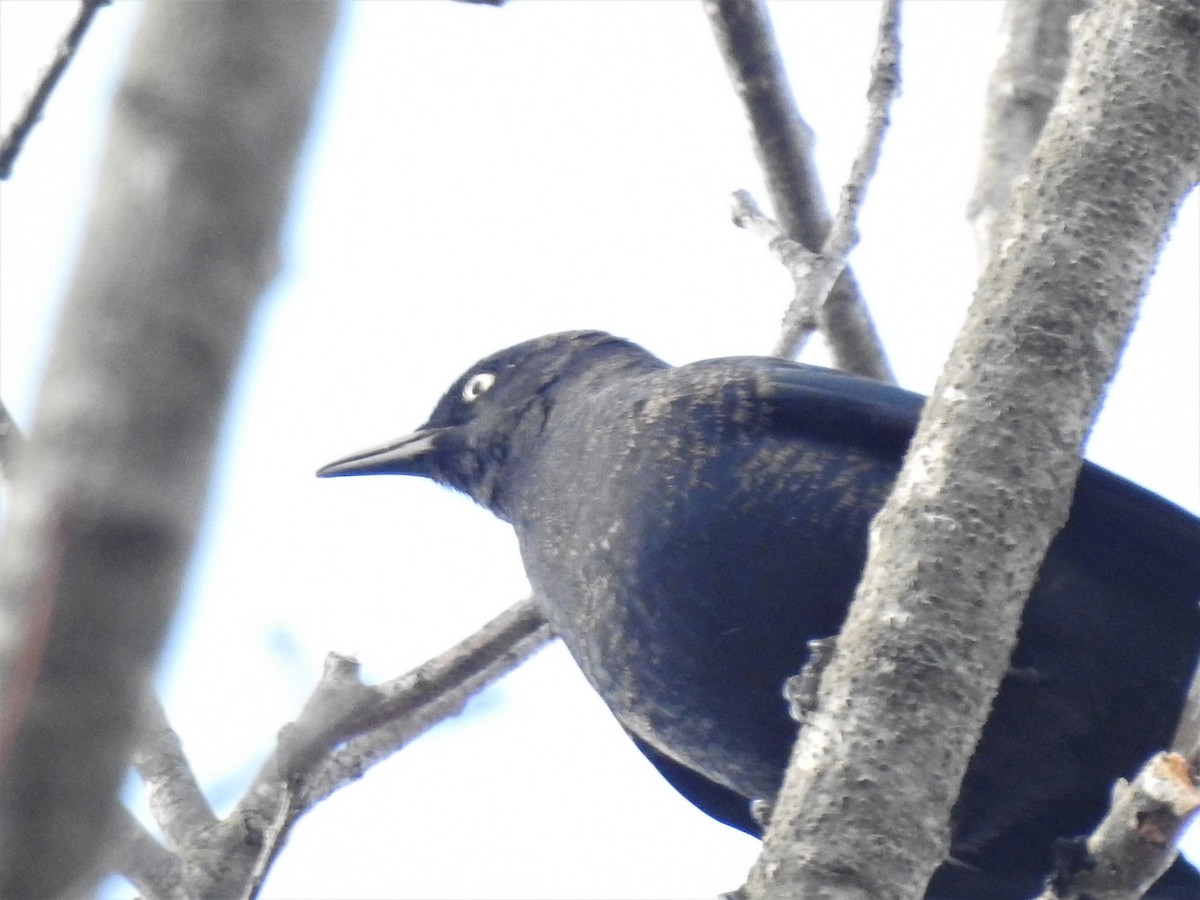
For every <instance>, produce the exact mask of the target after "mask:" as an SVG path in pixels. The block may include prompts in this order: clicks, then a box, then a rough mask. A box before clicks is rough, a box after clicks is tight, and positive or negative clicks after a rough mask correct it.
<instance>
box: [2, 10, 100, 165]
mask: <svg viewBox="0 0 1200 900" xmlns="http://www.w3.org/2000/svg"><path fill="white" fill-rule="evenodd" d="M111 2H112V0H81V2H80V4H79V13H78V14H77V15H76V17H75V21H74V22H72V23H71V29H70V30H69V31H68V32H67V34H66V37H64V38H63V39H62V41H61V42H60V43H59V45H58V50H57V51H56V52H55V54H54V60H53V61H52V62H51V63H50V67H49V68H48V69H47V70H46V72H45V74H44V75H42V79H41V81H39V82H38V86H37V88H36V89H35V90H34V92H33V95H32V96H31V97H30V98H29V101H28V102H27V103H26V104H25V109H23V110H22V111H21V115H19V116H18V117H17V120H16V121H15V122H13V124H12V127H11V128H10V129H9V130H8V134H6V135H5V136H4V140H3V141H0V181H4V180H6V179H7V178H8V176H9V175H11V174H12V169H13V164H14V163H15V162H16V161H17V157H18V156H19V155H20V153H21V148H22V147H23V146H24V145H25V139H26V138H27V137H29V135H30V133H31V132H32V131H33V126H35V125H36V124H37V123H38V121H39V120H40V119H41V118H42V112H43V110H45V108H46V103H47V102H48V101H49V99H50V95H51V94H52V93H53V92H54V88H55V87H57V85H58V82H59V80H60V79H61V78H62V76H63V73H64V72H66V71H67V66H69V65H70V64H71V60H72V59H74V57H75V51H76V50H78V49H79V45H80V44H81V43H83V36H84V35H85V34H87V30H88V27H89V26H90V25H91V24H92V18H93V17H94V16H95V15H96V11H97V10H98V9H100V7H102V6H108V4H109V3H111Z"/></svg>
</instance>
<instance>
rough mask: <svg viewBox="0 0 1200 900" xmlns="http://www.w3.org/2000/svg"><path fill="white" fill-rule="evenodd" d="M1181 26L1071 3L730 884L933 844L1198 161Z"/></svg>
mask: <svg viewBox="0 0 1200 900" xmlns="http://www.w3.org/2000/svg"><path fill="white" fill-rule="evenodd" d="M1198 34H1200V2H1197V0H1159V2H1151V0H1108V2H1103V3H1100V4H1098V5H1097V6H1096V8H1094V9H1093V10H1091V11H1090V12H1089V13H1087V14H1085V16H1084V18H1083V20H1082V22H1081V27H1080V29H1079V33H1078V37H1077V41H1078V46H1077V50H1076V55H1075V57H1074V58H1073V60H1072V63H1071V66H1070V71H1069V74H1068V78H1067V81H1066V83H1065V85H1064V89H1063V92H1062V95H1061V98H1060V102H1059V105H1058V106H1057V107H1056V108H1055V110H1054V112H1053V113H1052V115H1051V118H1050V120H1049V121H1048V123H1047V125H1046V128H1045V131H1044V133H1043V135H1042V138H1041V140H1040V141H1039V143H1038V145H1037V147H1036V148H1035V150H1034V153H1033V157H1032V159H1031V161H1030V165H1029V168H1028V172H1029V174H1030V178H1029V180H1027V181H1024V182H1023V183H1022V184H1021V185H1020V186H1019V187H1018V189H1017V191H1016V195H1015V198H1014V204H1013V208H1012V210H1011V212H1010V213H1009V215H1008V217H1007V218H1006V220H1005V222H1004V223H1002V225H1001V232H1002V234H1001V239H1002V243H1001V245H1000V250H999V252H998V253H996V254H995V255H994V257H993V258H992V259H991V260H990V261H989V264H988V267H987V269H986V271H985V273H984V275H983V278H982V281H981V284H980V287H979V290H978V292H977V294H976V298H975V302H974V303H973V305H972V307H971V310H970V312H969V314H968V318H967V322H966V324H965V325H964V328H963V331H962V333H961V334H960V336H959V338H958V341H957V344H956V346H955V349H954V352H953V355H952V357H951V359H950V362H949V363H948V365H947V368H946V371H945V372H944V373H943V375H942V378H941V380H940V382H939V385H938V388H937V390H936V392H935V394H934V396H933V398H932V399H931V401H930V402H929V404H928V405H927V406H926V409H925V412H924V414H923V416H922V420H921V425H920V427H919V430H918V433H917V436H916V438H915V440H914V444H913V447H912V449H911V450H910V452H909V455H908V458H907V461H906V463H905V467H904V470H903V471H902V473H901V475H900V478H899V480H898V482H897V486H896V489H895V491H894V493H893V495H892V497H891V498H890V499H889V501H888V503H887V505H886V506H885V508H884V510H883V511H882V512H881V514H880V516H879V517H878V518H877V519H876V521H875V523H874V525H873V527H872V534H871V553H870V558H869V560H868V565H867V572H866V575H865V577H864V580H863V583H862V584H861V585H860V587H859V590H858V594H857V598H856V601H855V604H854V607H853V608H852V610H851V612H850V616H849V619H848V621H847V623H846V626H845V628H844V629H843V632H842V635H841V638H840V639H839V643H838V649H837V653H836V656H835V658H834V659H833V661H832V662H831V663H830V667H829V669H828V670H827V672H826V673H825V675H824V677H823V679H822V685H821V696H820V706H819V709H818V710H817V712H816V713H814V714H813V715H812V716H811V717H810V719H809V721H808V723H807V724H806V726H805V727H804V729H803V730H802V731H801V735H800V739H799V741H798V743H797V747H796V751H795V754H794V756H793V759H792V763H791V766H790V769H789V772H788V776H787V779H786V781H785V784H784V787H783V790H782V792H781V794H780V798H779V803H778V806H777V808H776V810H775V813H774V816H773V817H772V820H771V827H770V829H769V830H768V833H767V835H766V840H765V843H764V848H763V853H762V856H761V857H760V859H759V861H758V862H757V863H756V865H755V867H754V869H753V870H752V872H751V877H750V880H749V882H748V884H747V891H748V893H749V895H750V896H752V897H762V896H775V897H779V896H797V897H800V896H802V897H806V898H819V897H838V898H852V897H864V898H866V897H870V898H901V897H919V896H920V895H921V893H922V891H923V889H924V885H925V883H926V881H927V880H928V878H929V876H930V874H931V873H932V872H933V870H934V868H935V867H936V866H937V865H938V863H939V862H940V861H941V860H942V859H943V857H944V854H945V852H946V849H947V841H948V838H947V833H948V829H947V818H948V814H949V811H950V808H951V806H952V804H953V802H954V800H955V797H956V794H957V790H958V785H959V782H960V780H961V777H962V775H963V772H964V771H965V769H966V764H967V761H968V760H969V758H970V755H971V753H972V751H973V749H974V746H975V742H976V741H977V739H978V736H979V733H980V730H981V727H982V725H983V722H984V720H985V718H986V716H987V713H988V708H989V704H990V702H991V699H992V697H993V696H994V694H995V692H996V689H997V686H998V684H999V682H1000V679H1001V677H1002V675H1003V674H1004V672H1005V669H1006V666H1007V664H1008V660H1009V656H1010V654H1011V651H1012V647H1013V644H1014V641H1015V635H1016V630H1017V624H1018V622H1019V619H1020V614H1021V608H1022V604H1023V601H1024V598H1025V596H1026V595H1027V593H1028V591H1029V588H1030V586H1031V584H1032V582H1033V579H1034V577H1035V575H1036V573H1037V570H1038V567H1039V565H1040V561H1041V559H1042V556H1043V555H1044V553H1045V550H1046V547H1047V545H1048V544H1049V541H1050V540H1051V538H1052V537H1053V535H1054V534H1055V533H1056V531H1057V530H1058V529H1059V528H1060V527H1061V525H1062V523H1063V521H1064V518H1065V515H1066V510H1067V507H1068V502H1069V499H1070V494H1071V489H1072V486H1073V484H1074V480H1075V477H1076V473H1077V471H1078V467H1079V460H1080V450H1081V446H1082V443H1083V439H1084V437H1085V435H1086V433H1087V430H1088V428H1089V426H1090V424H1091V422H1092V419H1093V417H1094V415H1095V411H1096V409H1097V408H1098V403H1099V398H1100V396H1101V392H1102V391H1103V389H1104V386H1105V384H1106V383H1107V381H1108V379H1109V378H1110V377H1111V374H1112V372H1113V369H1114V367H1115V364H1116V360H1117V357H1118V354H1119V352H1120V349H1121V347H1122V345H1123V343H1124V341H1125V338H1126V335H1127V333H1128V331H1129V327H1130V325H1131V323H1132V321H1133V317H1134V313H1135V309H1136V302H1137V298H1139V297H1140V296H1141V294H1142V292H1143V290H1144V288H1145V284H1146V281H1147V279H1148V277H1149V275H1150V272H1151V270H1152V269H1153V266H1154V261H1155V259H1156V257H1157V254H1158V250H1159V246H1160V244H1161V242H1162V240H1163V237H1164V235H1165V233H1166V230H1167V227H1168V226H1169V224H1170V222H1171V219H1172V217H1173V216H1174V213H1175V210H1176V208H1177V206H1178V204H1179V203H1180V201H1181V200H1182V198H1183V197H1184V195H1185V194H1186V193H1187V192H1188V190H1189V189H1190V188H1191V186H1192V185H1193V183H1194V182H1195V180H1196V173H1197V160H1198V155H1200V41H1198V40H1197V35H1198ZM930 773H936V774H937V776H938V777H937V779H936V780H935V781H934V783H932V784H931V783H930Z"/></svg>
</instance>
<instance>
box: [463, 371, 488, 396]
mask: <svg viewBox="0 0 1200 900" xmlns="http://www.w3.org/2000/svg"><path fill="white" fill-rule="evenodd" d="M495 383H496V376H495V375H493V374H492V373H491V372H479V373H477V374H475V375H472V376H471V377H470V378H468V379H467V383H466V384H464V385H463V389H462V398H463V399H464V400H466V401H467V402H468V403H474V402H475V401H476V400H478V399H479V398H480V397H481V396H483V395H484V394H486V393H487V392H488V389H489V388H490V387H491V386H492V385H493V384H495Z"/></svg>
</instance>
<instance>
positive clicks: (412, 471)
mask: <svg viewBox="0 0 1200 900" xmlns="http://www.w3.org/2000/svg"><path fill="white" fill-rule="evenodd" d="M624 356H632V357H634V358H636V359H639V360H641V359H648V360H653V361H654V362H655V363H656V364H658V365H661V363H658V361H657V360H654V358H653V357H652V356H650V354H648V353H646V352H645V351H644V350H642V349H641V348H640V347H637V346H636V345H635V344H631V343H630V342H628V341H625V340H622V339H620V338H616V337H613V336H612V335H610V334H606V333H605V332H602V331H565V332H560V333H558V334H550V335H546V336H545V337H540V338H535V339H534V340H531V341H525V342H524V343H521V344H517V345H516V346H514V347H509V348H508V349H506V350H501V351H500V352H499V353H494V354H492V355H491V356H489V357H487V358H486V359H482V360H480V361H479V362H477V363H475V365H473V366H471V367H470V368H469V369H467V371H466V372H464V373H463V374H462V375H460V376H459V377H458V379H457V380H456V381H455V382H454V384H452V385H451V386H450V389H449V390H448V391H446V393H445V395H444V396H443V397H442V399H441V400H440V401H439V402H438V404H437V406H436V407H435V408H434V410H433V414H432V415H431V416H430V417H429V421H427V422H426V423H425V424H424V425H422V426H421V427H420V428H418V429H417V430H416V431H414V432H412V433H411V434H407V435H405V436H404V437H401V438H397V439H396V440H393V441H389V442H388V443H386V444H382V445H380V446H378V447H371V448H369V449H367V450H362V451H359V452H358V453H354V454H351V455H350V456H347V457H345V458H343V459H339V460H337V461H336V462H332V463H330V464H329V465H327V466H324V467H323V468H321V469H320V470H318V472H317V475H318V477H321V478H332V477H337V476H340V475H420V476H423V477H425V478H431V479H433V480H434V481H436V482H438V483H440V484H444V485H446V486H448V487H452V488H454V489H455V490H458V491H462V492H463V493H464V494H467V495H468V496H470V497H472V498H474V499H475V500H476V502H478V503H480V504H481V505H483V506H485V507H487V508H488V509H490V510H492V512H494V513H496V514H497V515H498V516H500V517H501V518H503V519H509V518H510V515H509V514H508V511H507V510H506V508H505V503H504V500H505V491H506V488H507V487H508V485H509V483H510V481H511V478H512V477H513V474H514V472H515V471H517V470H519V469H520V466H521V463H522V462H528V461H529V456H530V454H533V453H536V452H537V442H538V437H539V435H540V434H541V432H542V429H543V428H544V426H545V423H546V421H547V419H548V418H549V415H550V411H551V409H552V408H553V406H554V401H555V398H556V394H557V391H558V388H559V387H560V386H561V385H562V384H563V383H564V382H566V381H570V380H572V377H573V376H575V375H577V374H579V373H581V372H583V371H586V370H587V369H589V368H591V367H592V366H593V365H594V364H595V363H597V362H599V361H601V360H604V359H610V360H611V359H613V358H621V357H624Z"/></svg>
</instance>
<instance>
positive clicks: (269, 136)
mask: <svg viewBox="0 0 1200 900" xmlns="http://www.w3.org/2000/svg"><path fill="white" fill-rule="evenodd" d="M335 10H336V6H335V5H334V4H333V3H330V2H306V3H287V4H281V3H232V2H220V3H218V2H208V3H188V2H183V3H172V2H159V3H153V4H150V5H149V6H148V7H147V9H146V12H145V17H144V19H143V21H142V23H141V27H140V29H139V31H138V34H137V37H136V39H135V42H134V45H133V47H132V51H131V54H130V57H129V60H128V65H127V69H126V72H125V75H124V78H123V81H122V83H121V86H120V90H119V93H118V95H117V97H116V101H115V106H114V110H113V121H112V128H111V132H110V134H109V140H108V145H107V148H106V151H105V155H104V160H103V164H102V169H101V172H100V178H99V188H98V192H97V195H96V197H95V198H94V201H93V206H92V211H91V215H90V220H89V223H88V226H87V231H86V234H85V237H84V241H83V249H82V253H81V257H80V259H79V262H78V265H77V268H76V271H75V273H74V277H73V281H72V283H71V286H70V288H69V293H68V297H67V301H66V305H65V309H64V312H63V316H62V319H61V321H60V323H59V326H58V330H57V335H56V339H55V345H54V350H53V352H52V356H51V359H50V364H49V368H48V371H47V375H46V378H45V381H44V383H43V385H42V389H41V394H40V397H39V401H38V408H37V412H36V414H35V418H34V422H33V425H32V428H31V429H30V433H29V439H28V441H26V442H24V446H23V448H22V449H21V451H20V453H19V454H18V457H17V460H16V463H15V466H14V471H13V483H12V491H11V508H10V510H9V516H8V521H7V530H6V532H5V534H4V536H3V540H2V542H0V704H2V707H0V709H2V711H3V719H2V721H0V852H2V853H3V860H2V861H0V895H2V896H12V897H29V896H51V895H53V896H59V895H62V894H66V893H68V892H72V893H76V894H90V888H91V884H90V881H91V879H92V878H94V875H93V874H92V873H93V872H94V867H95V865H96V862H97V858H98V854H99V853H100V852H101V850H102V845H103V843H104V840H103V839H104V837H105V836H106V835H107V834H108V833H109V830H110V826H111V824H112V823H113V821H114V815H115V814H116V809H117V807H116V795H117V791H118V789H119V787H120V784H121V780H122V778H123V777H124V775H125V772H126V769H127V766H128V763H129V756H130V749H131V746H132V742H133V739H134V736H135V728H136V725H137V713H138V711H139V709H140V708H141V706H142V701H143V698H144V697H145V696H146V693H147V690H148V687H149V682H150V677H151V674H152V672H153V669H154V665H155V663H156V661H157V659H158V654H159V650H160V647H161V644H162V640H163V636H164V633H165V631H166V628H167V625H168V623H169V622H170V619H171V616H172V613H173V612H174V609H175V605H176V602H177V598H178V596H179V589H180V584H181V581H182V578H183V574H184V568H185V566H186V564H187V561H188V557H189V555H190V552H191V548H192V543H193V540H194V537H195V534H196V529H197V525H198V523H199V521H200V517H201V513H202V510H203V505H204V497H205V491H206V486H207V482H208V475H209V469H210V466H211V460H212V453H213V445H214V441H215V438H216V435H217V429H218V425H219V422H220V417H221V413H222V410H223V407H224V403H225V397H226V394H227V392H228V389H229V384H230V380H231V377H232V375H233V371H234V367H235V365H236V363H237V360H238V355H239V352H240V350H241V347H242V342H243V337H244V334H245V330H246V325H247V322H248V320H249V318H250V315H251V313H252V311H253V309H254V305H255V301H256V300H257V298H258V297H259V295H260V294H261V293H262V291H263V289H264V288H265V286H266V285H267V283H268V282H269V280H270V279H271V277H272V276H273V274H274V273H275V270H276V268H277V264H278V263H277V257H278V241H279V233H280V223H281V221H282V218H283V215H284V212H285V208H286V204H287V199H288V194H289V191H290V189H291V184H292V176H293V172H294V170H295V165H296V160H297V156H298V153H299V149H300V145H301V142H302V140H303V138H304V135H305V132H306V129H307V126H308V121H309V115H310V110H311V106H312V100H313V95H314V93H315V91H316V87H317V83H318V79H319V75H320V71H321V67H322V62H323V59H324V54H325V48H326V45H327V43H328V40H329V36H330V33H331V30H332V26H333V22H334V18H335Z"/></svg>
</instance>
